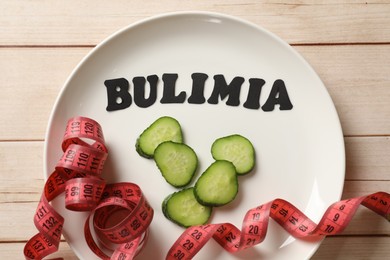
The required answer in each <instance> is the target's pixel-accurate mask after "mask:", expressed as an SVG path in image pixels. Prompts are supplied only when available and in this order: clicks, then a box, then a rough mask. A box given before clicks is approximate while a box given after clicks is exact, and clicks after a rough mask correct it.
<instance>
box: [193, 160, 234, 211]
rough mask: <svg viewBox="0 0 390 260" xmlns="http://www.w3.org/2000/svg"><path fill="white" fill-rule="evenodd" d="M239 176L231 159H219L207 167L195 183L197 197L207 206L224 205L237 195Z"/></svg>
mask: <svg viewBox="0 0 390 260" xmlns="http://www.w3.org/2000/svg"><path fill="white" fill-rule="evenodd" d="M237 193H238V178H237V173H236V168H235V167H234V165H233V164H232V163H231V162H229V161H224V160H219V161H215V162H214V163H213V164H211V165H210V166H209V168H207V169H206V171H205V172H204V173H203V174H202V175H201V176H200V177H199V179H198V180H197V182H196V184H195V190H194V194H195V198H196V199H197V200H198V202H199V203H201V204H203V205H205V206H216V207H218V206H222V205H225V204H227V203H229V202H231V201H232V200H234V198H235V197H236V195H237Z"/></svg>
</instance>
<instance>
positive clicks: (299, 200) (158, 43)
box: [44, 12, 345, 260]
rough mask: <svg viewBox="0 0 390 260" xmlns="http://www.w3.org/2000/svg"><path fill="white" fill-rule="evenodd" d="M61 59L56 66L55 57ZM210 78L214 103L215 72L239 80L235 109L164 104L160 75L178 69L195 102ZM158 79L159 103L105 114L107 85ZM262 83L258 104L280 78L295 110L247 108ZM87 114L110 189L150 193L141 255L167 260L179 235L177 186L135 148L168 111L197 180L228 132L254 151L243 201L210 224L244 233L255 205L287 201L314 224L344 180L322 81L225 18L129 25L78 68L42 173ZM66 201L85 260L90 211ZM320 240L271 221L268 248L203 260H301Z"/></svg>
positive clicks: (180, 16)
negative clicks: (195, 77) (192, 156)
mask: <svg viewBox="0 0 390 260" xmlns="http://www.w3.org/2000/svg"><path fill="white" fill-rule="evenodd" d="M58 62H61V61H60V60H59V61H58ZM195 72H201V73H205V74H207V75H208V79H207V81H206V83H205V98H206V100H207V99H208V97H209V96H210V93H211V91H212V89H213V85H214V79H213V76H214V75H216V74H222V75H224V77H225V79H226V81H227V82H230V81H231V80H232V79H233V78H234V77H236V76H241V77H243V78H244V79H245V82H244V83H243V85H242V88H241V96H240V97H241V98H240V101H241V103H240V105H239V106H228V105H226V104H225V102H226V99H225V100H220V101H219V103H218V104H217V105H214V104H208V103H207V101H206V102H205V103H204V104H190V103H188V102H187V101H185V102H184V103H183V104H161V103H160V98H161V96H162V88H163V84H162V80H161V77H162V75H163V74H164V73H177V74H178V80H177V82H176V92H177V93H179V92H180V91H185V92H187V98H188V97H189V96H190V94H191V86H192V81H191V74H192V73H195ZM152 74H156V75H157V76H158V77H159V82H158V98H157V101H156V102H155V104H154V105H152V106H150V107H147V108H140V107H138V106H137V105H136V104H134V102H133V104H132V105H131V106H130V107H128V108H126V109H123V110H118V111H113V112H107V111H106V106H107V93H106V87H105V85H104V81H105V80H107V79H114V78H121V77H124V78H126V79H127V80H128V81H129V82H130V93H131V95H133V83H132V79H133V77H136V76H143V77H146V76H148V75H152ZM250 78H262V79H264V80H265V81H266V83H265V85H264V87H263V89H262V93H261V96H260V102H261V104H262V105H263V104H264V102H265V101H266V99H267V98H268V95H269V93H270V90H271V87H272V84H273V82H274V81H275V80H277V79H282V80H283V81H284V83H285V85H286V88H287V91H288V96H289V98H290V100H291V103H292V104H293V108H292V109H291V110H285V111H281V110H279V106H278V105H276V107H275V109H274V111H272V112H265V111H263V110H262V109H247V108H245V107H244V106H243V103H244V102H245V100H246V97H247V93H248V89H249V83H248V82H249V79H250ZM77 115H81V116H87V117H91V118H93V119H95V120H97V121H98V122H100V124H101V125H102V127H103V131H104V134H105V138H106V142H107V145H108V148H109V159H108V162H107V164H106V167H105V171H104V177H105V178H106V179H107V180H108V181H109V182H114V181H115V182H118V181H128V182H135V183H137V184H138V185H140V187H141V188H142V189H143V191H144V193H145V195H146V197H147V198H148V200H149V201H150V203H151V205H152V207H153V208H154V210H155V217H154V219H153V222H152V225H151V232H150V238H149V242H148V244H147V246H146V248H145V249H144V250H143V251H142V253H141V255H140V256H139V258H138V259H164V258H165V255H166V253H167V251H168V249H169V248H170V246H171V245H172V244H173V242H174V241H175V240H176V239H177V238H178V236H179V235H180V234H181V233H182V231H183V229H182V228H180V227H178V226H176V225H175V224H173V223H171V222H170V221H168V220H167V219H166V218H165V217H164V216H163V215H162V212H161V202H162V200H163V199H164V198H165V197H166V196H167V195H168V194H170V193H172V192H174V191H176V190H177V189H175V188H172V187H170V186H169V185H168V184H167V183H166V182H165V181H164V179H163V178H162V176H161V174H160V173H159V171H158V170H157V168H156V166H155V164H154V162H153V160H148V159H145V158H142V157H140V156H139V155H138V154H137V153H136V151H135V148H134V145H135V142H136V138H137V137H138V135H139V134H140V133H141V132H142V131H143V130H144V129H145V128H146V127H147V126H148V125H149V124H150V123H152V122H153V121H154V120H155V119H157V118H158V117H160V116H163V115H169V116H172V117H175V118H176V119H177V120H178V121H179V122H180V123H181V125H182V128H183V131H184V135H185V142H186V143H187V144H188V145H190V146H191V147H192V148H194V150H195V151H196V152H197V154H198V156H199V161H200V166H199V171H198V172H197V175H196V176H199V175H200V173H201V172H202V171H203V170H204V169H206V167H207V166H208V165H209V164H210V163H211V162H212V157H211V154H210V146H211V144H212V142H213V141H214V140H215V139H216V138H218V137H222V136H225V135H229V134H233V133H239V134H242V135H244V136H246V137H247V138H249V139H250V140H251V141H252V142H253V144H254V146H255V149H256V152H257V154H256V161H257V166H256V168H255V170H254V171H253V172H252V173H251V174H248V175H246V176H242V177H240V178H239V184H240V186H239V187H240V189H239V195H238V197H237V198H236V199H235V201H234V202H233V203H231V204H230V205H227V206H225V207H222V208H215V209H214V213H213V216H212V219H211V221H212V223H220V222H231V223H233V224H235V225H237V226H238V227H240V226H241V221H242V219H243V217H244V215H245V213H246V211H247V210H248V209H250V208H253V207H256V206H258V205H261V204H263V203H266V202H268V201H270V200H272V199H275V198H278V197H279V198H283V199H286V200H289V201H290V202H292V203H293V204H295V205H296V206H297V207H298V208H300V209H301V210H303V211H304V212H305V213H306V214H307V215H308V216H309V217H310V218H311V219H312V220H314V221H316V222H318V221H319V220H320V218H321V216H322V214H323V213H324V211H325V209H326V208H327V207H328V206H329V205H330V204H331V203H332V202H334V201H336V200H338V199H339V198H340V196H341V192H342V187H343V181H344V170H345V169H344V168H345V156H344V142H343V135H342V131H341V127H340V123H339V119H338V116H337V112H336V110H335V107H334V105H333V103H332V100H331V98H330V96H329V94H328V93H327V90H326V88H325V87H324V85H323V83H322V82H321V80H320V79H319V77H318V76H317V74H316V73H315V72H314V71H313V69H312V68H311V67H310V66H309V65H308V64H307V63H306V62H305V60H304V59H303V58H302V57H301V56H300V55H299V54H298V53H297V52H296V51H295V50H294V49H293V48H291V47H290V46H289V45H288V44H286V43H285V42H283V41H282V40H280V39H279V38H278V37H276V36H275V35H273V34H271V33H270V32H268V31H266V30H264V29H262V28H259V27H258V26H256V25H253V24H251V23H248V22H246V21H243V20H240V19H237V18H233V17H229V16H226V15H222V14H215V13H205V12H185V13H173V14H165V15H161V16H157V17H153V18H150V19H146V20H143V21H141V22H138V23H136V24H133V25H131V26H129V27H128V28H125V29H123V30H121V31H119V32H117V33H115V34H114V35H112V36H111V37H109V38H108V39H107V40H105V41H104V42H103V43H101V44H99V45H98V46H97V47H96V48H95V49H94V50H93V51H92V52H91V53H90V54H89V55H87V56H86V57H85V58H84V59H83V61H82V62H81V63H80V64H79V65H78V66H77V67H76V69H75V70H74V71H73V73H72V74H71V75H70V77H69V79H68V80H67V82H66V83H65V86H64V88H63V90H62V91H61V93H60V95H59V97H58V99H57V102H56V104H55V106H54V109H53V112H52V114H51V118H50V122H49V126H48V131H47V138H46V144H45V154H44V160H45V163H44V165H45V174H46V177H47V176H48V174H50V173H51V172H52V169H53V167H54V165H55V163H56V162H57V160H58V159H59V158H60V155H61V150H60V143H61V138H62V136H63V131H64V128H65V124H66V121H67V120H68V118H70V117H73V116H77ZM62 202H63V197H60V198H58V199H56V200H55V201H54V203H53V204H54V206H55V208H56V209H57V210H58V211H59V212H60V213H61V214H62V215H63V216H64V217H65V219H66V222H65V226H64V235H65V237H66V239H67V241H68V242H69V244H70V246H71V248H72V249H73V250H74V251H75V253H76V254H77V256H78V257H79V258H81V259H94V258H95V256H94V254H93V253H92V252H90V250H89V249H88V247H87V246H86V244H85V242H84V236H83V232H82V230H83V224H84V219H85V216H86V214H84V213H75V212H69V211H67V210H65V209H64V207H63V204H62ZM319 244H320V242H316V243H310V242H303V241H298V240H295V239H293V238H292V237H291V236H289V235H288V234H287V233H286V232H285V231H284V230H283V229H282V228H281V227H280V226H278V225H277V224H276V223H275V222H274V221H272V220H271V221H270V227H269V229H268V234H267V237H266V239H265V241H264V242H263V243H262V244H261V245H258V246H256V247H255V248H253V249H248V250H246V251H243V252H240V253H238V254H235V255H231V254H229V253H227V252H225V251H224V250H223V249H222V248H220V247H219V245H217V243H216V242H215V241H211V242H210V243H208V244H207V245H206V246H205V247H204V248H203V250H201V251H200V252H199V254H198V255H197V257H196V259H202V260H205V259H206V260H207V259H224V260H225V259H260V258H261V259H306V258H309V257H310V256H311V255H312V254H313V253H314V252H315V250H316V249H317V248H318V246H319Z"/></svg>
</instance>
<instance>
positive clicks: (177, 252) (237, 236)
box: [166, 192, 390, 260]
mask: <svg viewBox="0 0 390 260" xmlns="http://www.w3.org/2000/svg"><path fill="white" fill-rule="evenodd" d="M359 205H363V206H365V207H367V208H369V209H371V210H372V211H374V212H376V213H377V214H379V215H381V216H383V217H385V218H386V219H387V220H388V221H390V194H388V193H385V192H377V193H374V194H371V195H368V196H362V197H357V198H352V199H347V200H342V201H338V202H336V203H334V204H332V205H331V206H330V207H328V209H327V210H326V212H325V214H324V215H323V217H322V219H321V220H320V222H319V223H318V224H316V223H314V222H313V221H312V220H310V219H309V218H308V217H307V216H306V215H305V214H303V213H302V212H301V211H300V210H299V209H297V208H296V207H295V206H294V205H292V204H291V203H289V202H288V201H285V200H282V199H275V200H273V201H271V202H268V203H266V204H263V205H261V206H258V207H256V208H253V209H250V210H249V211H248V212H247V213H246V215H245V217H244V220H243V223H242V228H241V230H239V229H238V228H237V227H236V226H234V225H232V224H230V223H222V224H208V225H201V226H193V227H190V228H188V229H186V230H185V231H184V233H183V234H182V235H181V236H180V237H179V238H178V239H177V240H176V242H175V243H174V244H173V246H172V247H171V248H170V250H169V252H168V254H167V257H166V259H167V260H187V259H192V258H193V257H194V256H195V255H196V254H197V253H198V252H199V250H201V248H202V247H203V246H204V245H205V244H206V243H207V242H208V241H209V240H210V239H211V238H213V239H214V240H216V241H217V242H218V243H219V244H220V245H221V246H222V247H223V248H224V249H225V250H226V251H228V252H230V253H235V252H238V251H241V250H244V249H246V248H249V247H253V246H255V245H257V244H259V243H261V242H262V241H263V240H264V238H265V236H266V233H267V227H268V221H269V218H272V219H274V220H275V221H276V222H277V223H278V224H279V225H281V226H282V227H283V228H284V229H285V230H286V231H287V232H288V233H290V234H291V235H292V236H294V237H296V238H300V239H308V240H317V239H322V238H323V237H324V236H326V235H335V234H338V233H340V232H342V231H343V230H344V229H345V227H346V226H347V225H348V223H349V222H350V221H351V219H352V217H353V215H354V214H355V212H356V210H357V208H358V207H359Z"/></svg>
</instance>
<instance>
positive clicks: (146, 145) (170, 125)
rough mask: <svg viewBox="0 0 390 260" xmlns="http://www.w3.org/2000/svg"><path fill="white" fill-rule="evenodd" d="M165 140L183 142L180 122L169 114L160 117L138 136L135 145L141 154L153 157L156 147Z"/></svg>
mask: <svg viewBox="0 0 390 260" xmlns="http://www.w3.org/2000/svg"><path fill="white" fill-rule="evenodd" d="M165 141H174V142H176V143H182V142H183V135H182V131H181V126H180V124H179V122H178V121H177V120H176V119H174V118H172V117H169V116H163V117H160V118H159V119H157V120H156V121H154V122H153V123H152V124H151V125H150V126H149V127H148V128H146V129H145V130H144V131H143V132H142V134H141V135H140V136H139V137H138V138H137V142H136V144H135V147H136V150H137V152H138V154H139V155H141V156H143V157H145V158H153V156H154V150H155V149H156V147H157V146H158V145H159V144H161V143H162V142H165Z"/></svg>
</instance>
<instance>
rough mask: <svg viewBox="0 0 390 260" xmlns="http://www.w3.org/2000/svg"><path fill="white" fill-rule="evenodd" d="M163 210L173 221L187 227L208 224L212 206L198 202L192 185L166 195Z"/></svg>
mask: <svg viewBox="0 0 390 260" xmlns="http://www.w3.org/2000/svg"><path fill="white" fill-rule="evenodd" d="M162 212H163V214H164V216H165V217H166V218H168V219H169V220H171V221H172V222H174V223H176V224H178V225H180V226H182V227H186V228H187V227H190V226H195V225H203V224H206V223H207V221H208V220H209V218H210V216H211V212H212V208H211V207H208V206H204V205H202V204H199V203H198V201H197V200H196V198H195V196H194V188H193V187H192V188H187V189H183V190H181V191H178V192H175V193H173V194H171V195H169V196H168V197H166V198H165V199H164V201H163V203H162Z"/></svg>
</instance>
